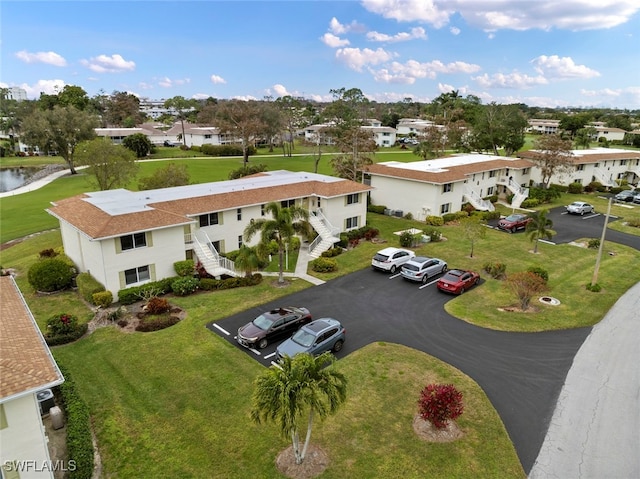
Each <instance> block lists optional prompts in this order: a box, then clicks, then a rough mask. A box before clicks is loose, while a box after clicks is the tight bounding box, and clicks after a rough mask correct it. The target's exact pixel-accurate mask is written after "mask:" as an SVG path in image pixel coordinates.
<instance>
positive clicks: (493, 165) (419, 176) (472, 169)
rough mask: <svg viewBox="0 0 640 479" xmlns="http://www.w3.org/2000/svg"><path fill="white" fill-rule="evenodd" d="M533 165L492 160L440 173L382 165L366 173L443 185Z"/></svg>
mask: <svg viewBox="0 0 640 479" xmlns="http://www.w3.org/2000/svg"><path fill="white" fill-rule="evenodd" d="M532 166H533V164H532V163H531V162H530V161H528V160H514V159H510V160H506V159H505V160H492V161H481V162H478V163H470V164H467V165H458V166H448V167H446V168H443V169H442V171H419V170H411V169H405V168H395V167H393V166H387V165H383V164H375V165H370V166H369V167H368V168H367V171H368V172H369V173H371V174H373V175H380V176H391V177H394V178H406V179H410V180H416V181H423V182H425V183H436V184H445V183H452V182H454V181H462V180H465V179H466V178H467V177H468V176H469V175H472V174H474V173H482V172H483V171H492V170H499V169H503V168H509V169H514V170H517V169H523V168H530V167H532Z"/></svg>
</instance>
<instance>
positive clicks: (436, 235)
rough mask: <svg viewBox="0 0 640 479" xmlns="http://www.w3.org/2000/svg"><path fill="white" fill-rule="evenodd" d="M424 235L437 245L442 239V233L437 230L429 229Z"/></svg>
mask: <svg viewBox="0 0 640 479" xmlns="http://www.w3.org/2000/svg"><path fill="white" fill-rule="evenodd" d="M424 234H425V235H427V236H428V237H429V238H431V241H432V242H434V243H437V242H438V241H440V240H441V239H442V231H440V230H438V229H436V228H427V229H425V230H424Z"/></svg>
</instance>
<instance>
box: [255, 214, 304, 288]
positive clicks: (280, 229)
mask: <svg viewBox="0 0 640 479" xmlns="http://www.w3.org/2000/svg"><path fill="white" fill-rule="evenodd" d="M264 211H265V214H267V213H270V214H271V216H272V219H270V220H268V219H264V218H260V219H258V220H251V222H250V223H249V224H248V225H247V227H246V228H245V230H244V239H245V241H247V242H249V241H251V238H253V236H254V235H255V234H256V233H257V232H259V231H260V232H261V237H260V243H259V244H258V253H259V254H260V255H263V253H264V252H265V251H266V247H267V245H268V244H269V242H270V241H272V240H274V241H275V242H276V243H277V244H278V260H279V273H280V274H279V275H278V283H284V273H283V264H284V248H285V244H286V243H288V242H290V241H291V238H292V237H293V236H294V235H295V234H296V233H299V234H301V235H303V236H305V237H309V236H311V225H310V224H309V222H308V221H307V220H308V219H309V212H308V211H307V210H305V209H304V208H301V207H299V206H296V205H292V206H288V207H284V208H283V207H282V206H281V205H280V203H275V202H272V203H267V204H266V205H265V206H264Z"/></svg>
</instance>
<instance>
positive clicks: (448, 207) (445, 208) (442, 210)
mask: <svg viewBox="0 0 640 479" xmlns="http://www.w3.org/2000/svg"><path fill="white" fill-rule="evenodd" d="M450 210H451V203H445V204H443V205H440V214H441V215H444V214H445V213H448V212H449V211H450Z"/></svg>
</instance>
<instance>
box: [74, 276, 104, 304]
mask: <svg viewBox="0 0 640 479" xmlns="http://www.w3.org/2000/svg"><path fill="white" fill-rule="evenodd" d="M76 286H77V287H78V293H80V296H82V298H84V300H85V301H87V302H89V303H91V304H96V303H95V302H94V299H93V295H94V294H96V293H101V292H103V291H104V290H105V287H104V285H103V284H102V283H100V281H98V280H97V279H95V278H94V277H93V276H91V274H90V273H80V274H79V275H78V276H76ZM109 304H111V303H109Z"/></svg>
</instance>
